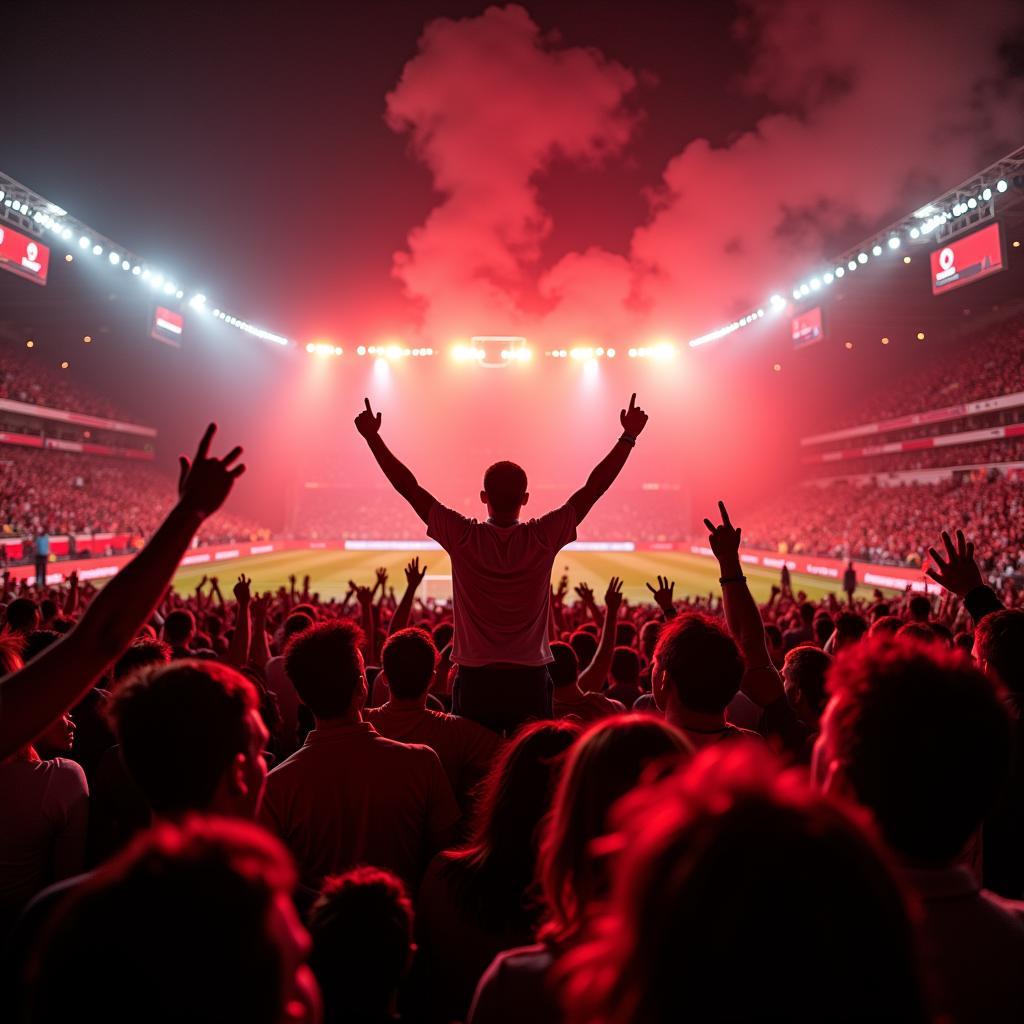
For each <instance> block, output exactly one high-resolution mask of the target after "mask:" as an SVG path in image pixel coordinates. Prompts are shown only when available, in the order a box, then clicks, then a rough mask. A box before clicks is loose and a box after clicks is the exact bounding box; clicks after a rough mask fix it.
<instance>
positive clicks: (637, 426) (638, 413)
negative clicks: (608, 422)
mask: <svg viewBox="0 0 1024 1024" xmlns="http://www.w3.org/2000/svg"><path fill="white" fill-rule="evenodd" d="M619 422H620V423H621V424H622V429H623V430H624V431H625V432H626V433H627V434H630V435H632V436H633V437H637V436H639V434H640V431H641V430H643V429H644V427H646V426H647V413H645V412H644V411H643V409H641V408H640V407H639V406H638V405H637V404H636V392H635V391H634V392H633V394H632V395H631V396H630V399H629V408H628V409H623V410H622V411H621V412H620V413H619Z"/></svg>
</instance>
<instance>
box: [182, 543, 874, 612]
mask: <svg viewBox="0 0 1024 1024" xmlns="http://www.w3.org/2000/svg"><path fill="white" fill-rule="evenodd" d="M416 554H418V555H419V557H420V563H421V564H425V565H426V566H427V578H426V580H425V583H424V586H423V587H422V588H421V590H420V596H424V595H429V596H434V597H447V596H449V595H450V593H451V563H450V562H449V561H448V557H447V555H445V554H444V552H443V551H436V550H434V551H420V552H415V551H330V550H321V551H302V550H300V551H278V552H273V553H270V554H265V555H256V556H254V557H250V558H240V559H233V560H231V561H227V562H221V563H217V564H215V565H204V566H196V567H189V568H188V569H185V570H183V571H181V572H179V573H178V575H177V576H176V577H175V586H176V587H177V589H178V590H179V592H183V593H184V592H188V591H191V590H193V589H194V588H195V586H196V584H197V583H198V582H199V581H200V579H201V578H202V577H203V575H204V572H205V573H206V574H217V575H218V578H219V579H220V585H221V590H222V591H223V593H224V596H225V597H228V596H229V595H230V593H231V587H232V585H233V584H234V582H235V580H236V579H237V577H238V574H239V573H241V572H244V573H245V574H246V575H247V576H250V577H252V581H253V587H254V588H255V589H256V590H258V591H261V592H262V591H264V590H276V589H277V588H278V587H281V586H287V585H288V577H289V575H291V574H294V575H295V576H297V577H298V579H299V582H300V585H301V581H302V577H303V576H307V575H308V576H309V577H310V589H311V590H312V591H315V592H318V593H319V594H320V596H321V597H322V598H324V599H325V600H326V599H329V598H331V597H339V598H340V597H342V596H344V594H345V591H346V590H347V589H348V581H349V580H350V579H351V580H355V581H356V582H357V583H366V584H369V583H372V582H373V578H374V575H373V573H374V569H375V568H376V567H377V566H383V567H384V568H386V569H387V571H388V585H389V586H393V587H394V588H395V591H396V594H397V595H398V596H401V593H402V591H403V589H404V587H405V576H404V574H403V572H402V570H403V568H404V567H405V565H406V564H407V563H408V562H409V559H410V558H412V557H413V556H414V555H416ZM744 571H745V572H746V575H747V579H748V580H749V582H750V586H751V589H752V590H753V593H754V596H755V597H756V598H757V600H758V601H767V600H768V596H769V593H770V591H771V587H772V584H773V583H777V582H778V580H779V574H778V571H776V570H772V569H760V568H755V567H747V568H746V569H745V570H744ZM563 572H564V573H567V574H568V576H569V582H570V586H573V587H574V586H576V584H578V583H588V584H590V586H591V587H593V589H594V593H595V594H597V595H598V598H599V599H600V597H601V596H602V595H603V594H604V591H605V588H606V587H607V585H608V580H609V579H611V577H612V576H621V577H622V581H623V593H624V594H625V596H626V597H627V599H628V600H629V601H631V602H632V603H634V604H635V603H638V602H642V601H649V600H650V599H651V594H650V591H648V590H647V587H646V583H647V582H648V581H650V582H652V583H655V582H656V577H657V576H658V574H659V573H660V574H661V575H663V576H668V578H669V579H670V580H675V584H676V588H675V594H676V597H681V596H684V595H698V594H705V595H706V594H708V593H715V594H718V593H720V592H721V587H720V586H719V583H718V566H717V565H716V564H715V562H714V561H713V560H711V559H710V558H705V557H702V556H700V555H692V554H684V553H683V552H668V551H635V552H634V551H630V552H592V551H564V552H562V553H561V554H560V555H559V556H558V559H557V560H556V562H555V566H554V573H553V579H554V580H557V578H558V577H559V576H560V575H561V574H562V573H563ZM793 589H794V590H804V591H806V593H807V596H808V597H810V598H811V599H816V598H819V597H822V596H825V595H827V594H828V593H829V592H832V593H836V594H837V596H841V595H839V594H838V591H839V587H838V584H837V583H836V582H835V581H830V582H827V583H826V582H823V581H822V580H821V579H819V578H817V577H814V576H801V575H799V574H797V573H794V574H793ZM860 589H861V591H862V592H863V593H864V594H865V595H867V594H868V593H870V591H871V588H869V587H862V588H860Z"/></svg>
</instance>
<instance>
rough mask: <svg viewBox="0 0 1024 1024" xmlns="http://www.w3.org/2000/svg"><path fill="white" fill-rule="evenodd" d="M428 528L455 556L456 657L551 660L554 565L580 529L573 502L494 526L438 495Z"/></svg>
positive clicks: (468, 660)
mask: <svg viewBox="0 0 1024 1024" xmlns="http://www.w3.org/2000/svg"><path fill="white" fill-rule="evenodd" d="M427 534H428V535H429V536H430V537H432V538H433V539H434V540H436V541H437V542H438V543H439V544H440V545H441V547H443V548H444V549H445V551H447V552H448V554H449V556H450V557H451V560H452V585H453V589H454V595H455V600H454V616H455V638H454V644H453V650H452V661H453V663H455V664H456V665H466V666H480V665H492V664H510V665H529V666H540V665H547V664H549V663H550V662H551V660H552V657H551V649H550V647H549V646H548V615H549V607H550V586H551V568H552V566H553V565H554V560H555V556H556V555H557V554H558V551H559V550H560V549H561V548H563V547H564V546H565V545H566V544H568V543H569V542H570V541H572V540H573V539H575V537H576V513H575V512H574V511H573V509H572V507H571V506H569V505H563V506H562V507H561V508H558V509H555V510H554V511H553V512H549V513H547V515H544V516H541V518H540V519H531V520H529V521H528V522H526V523H516V524H515V525H513V526H495V525H494V524H492V523H489V522H484V523H481V522H478V521H477V520H475V519H467V518H466V517H465V516H462V515H460V514H459V513H458V512H454V511H453V510H452V509H450V508H446V507H445V506H444V505H442V504H441V503H440V502H435V503H434V505H433V506H432V507H431V510H430V521H429V524H428V528H427Z"/></svg>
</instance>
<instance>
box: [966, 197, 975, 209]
mask: <svg viewBox="0 0 1024 1024" xmlns="http://www.w3.org/2000/svg"><path fill="white" fill-rule="evenodd" d="M967 205H968V207H969V208H970V209H972V210H974V209H976V208H977V206H978V200H977V199H975V198H974V196H971V198H970V199H968V200H967Z"/></svg>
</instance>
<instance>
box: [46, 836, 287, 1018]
mask: <svg viewBox="0 0 1024 1024" xmlns="http://www.w3.org/2000/svg"><path fill="white" fill-rule="evenodd" d="M293 884H294V871H293V869H292V866H291V861H290V858H289V857H288V854H287V853H286V852H285V850H284V848H283V847H282V846H281V844H280V843H279V842H278V841H277V840H276V839H274V838H273V837H272V836H271V835H270V834H269V833H267V832H265V831H263V830H262V829H260V828H257V827H256V826H255V825H250V824H247V823H244V822H241V821H236V820H231V821H228V820H226V819H216V818H202V817H197V818H193V819H190V820H188V821H187V822H186V823H185V824H183V825H181V826H177V825H171V824H168V823H166V822H165V823H162V824H158V825H155V826H154V827H153V828H151V829H149V830H148V831H147V832H144V833H142V834H141V835H140V836H139V837H138V838H137V839H136V840H135V841H134V842H133V843H132V844H131V845H130V846H129V847H128V848H127V849H126V850H124V851H122V852H121V853H120V854H118V855H117V857H115V858H114V859H113V860H112V861H109V862H108V863H107V864H105V865H103V866H102V867H100V868H99V869H98V870H97V871H95V872H94V873H93V874H92V875H91V876H89V878H88V879H87V880H86V881H84V882H83V883H82V884H81V885H80V886H78V887H77V888H76V890H75V892H74V893H73V894H72V895H71V896H69V897H68V898H67V899H66V900H65V901H64V902H62V903H61V904H60V907H59V909H58V911H57V913H56V915H55V918H54V920H53V922H52V924H51V925H50V926H49V927H48V928H47V930H46V932H45V934H44V938H43V945H42V948H41V951H40V958H39V961H38V962H37V964H36V965H35V968H34V971H33V975H34V976H33V977H32V978H31V983H32V1006H31V1012H30V1014H29V1018H28V1019H30V1020H32V1021H33V1022H35V1024H58V1022H63V1021H67V1020H72V1019H83V1020H102V1021H104V1022H108V1024H129V1022H135V1021H139V1020H147V1021H154V1022H157V1024H172V1022H173V1024H178V1022H181V1021H186V1020H197V1019H198V1020H206V1021H215V1020H222V1021H230V1020H237V1021H246V1022H247V1024H276V1022H277V1021H279V1020H281V1019H282V1015H283V1011H284V1006H283V1003H284V1000H285V997H286V989H285V988H284V985H283V984H282V982H283V976H284V959H283V956H282V952H281V950H280V948H279V946H278V945H277V940H276V939H275V937H274V935H273V933H272V930H271V928H270V913H271V908H272V907H273V906H274V903H275V901H276V900H277V899H279V898H280V897H281V895H282V894H287V893H288V892H290V890H291V888H292V886H293Z"/></svg>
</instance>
